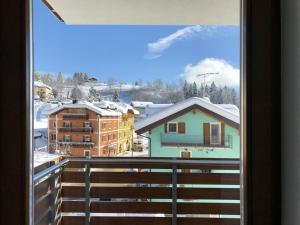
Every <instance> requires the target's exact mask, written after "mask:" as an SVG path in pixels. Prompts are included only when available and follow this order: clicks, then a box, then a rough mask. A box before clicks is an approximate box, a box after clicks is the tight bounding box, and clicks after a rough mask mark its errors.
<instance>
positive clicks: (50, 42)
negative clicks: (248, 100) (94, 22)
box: [34, 0, 239, 82]
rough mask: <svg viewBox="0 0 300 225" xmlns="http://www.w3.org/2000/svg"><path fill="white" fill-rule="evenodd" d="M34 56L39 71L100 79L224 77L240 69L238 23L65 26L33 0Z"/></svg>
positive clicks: (144, 79)
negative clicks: (80, 74)
mask: <svg viewBox="0 0 300 225" xmlns="http://www.w3.org/2000/svg"><path fill="white" fill-rule="evenodd" d="M209 59H210V61H209ZM34 60H35V63H34V65H35V70H36V71H39V72H51V73H57V72H62V73H63V74H69V75H72V74H73V73H74V72H76V71H77V72H79V71H80V72H86V73H88V74H90V75H91V76H94V77H97V78H98V79H100V80H101V81H106V79H107V77H108V76H110V75H111V76H114V77H115V78H117V79H118V80H121V81H125V82H133V81H136V80H143V81H153V80H155V79H158V78H159V79H162V80H164V81H166V82H170V81H175V80H177V79H180V78H182V79H186V78H189V79H190V80H193V79H196V78H195V74H196V73H198V72H199V73H201V72H211V71H212V72H214V71H216V70H217V71H216V72H218V73H220V74H222V76H223V74H225V75H224V76H223V78H224V79H221V80H223V81H224V80H228V79H227V78H226V77H227V76H228V75H227V73H232V74H235V75H229V76H236V73H235V72H236V71H237V70H238V69H239V27H235V26H231V27H208V26H78V25H65V24H64V23H61V22H59V21H58V20H57V18H55V17H54V16H53V15H52V14H51V13H50V11H49V10H48V9H47V8H46V7H45V6H44V5H43V3H42V1H40V0H34ZM205 60H206V61H205ZM207 60H208V61H207ZM216 63H217V65H215V64H216ZM218 63H219V64H218ZM220 63H221V64H222V65H221V64H220ZM210 67H212V68H210ZM224 68H225V69H224ZM224 71H225V72H224ZM232 71H233V72H232ZM220 76H221V75H220ZM225 78H226V79H225ZM220 82H222V81H220Z"/></svg>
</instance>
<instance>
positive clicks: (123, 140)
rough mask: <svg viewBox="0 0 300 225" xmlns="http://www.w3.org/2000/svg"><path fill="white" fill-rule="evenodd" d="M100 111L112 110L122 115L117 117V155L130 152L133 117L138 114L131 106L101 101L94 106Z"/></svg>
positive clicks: (132, 135)
mask: <svg viewBox="0 0 300 225" xmlns="http://www.w3.org/2000/svg"><path fill="white" fill-rule="evenodd" d="M95 105H96V106H98V107H100V108H102V109H108V110H114V111H118V112H120V113H122V115H121V116H119V118H118V121H119V127H118V128H119V133H118V149H117V153H118V154H120V153H123V152H125V151H130V150H132V146H133V138H134V117H135V115H137V114H139V112H138V111H137V110H135V109H134V108H133V107H132V106H131V105H128V104H126V103H120V102H110V101H101V102H99V103H96V104H95Z"/></svg>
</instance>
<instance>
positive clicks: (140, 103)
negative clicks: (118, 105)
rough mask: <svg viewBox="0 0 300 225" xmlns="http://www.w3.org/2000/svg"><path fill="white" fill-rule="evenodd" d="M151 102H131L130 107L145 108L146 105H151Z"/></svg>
mask: <svg viewBox="0 0 300 225" xmlns="http://www.w3.org/2000/svg"><path fill="white" fill-rule="evenodd" d="M151 104H153V102H141V101H132V102H131V103H130V105H132V106H133V107H136V108H146V106H147V105H151Z"/></svg>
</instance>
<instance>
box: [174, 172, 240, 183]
mask: <svg viewBox="0 0 300 225" xmlns="http://www.w3.org/2000/svg"><path fill="white" fill-rule="evenodd" d="M177 179H178V184H231V185H234V184H235V185H239V184H240V174H227V173H178V175H177Z"/></svg>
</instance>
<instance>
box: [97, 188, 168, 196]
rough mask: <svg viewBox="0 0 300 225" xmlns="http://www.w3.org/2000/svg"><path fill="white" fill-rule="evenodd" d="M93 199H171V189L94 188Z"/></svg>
mask: <svg viewBox="0 0 300 225" xmlns="http://www.w3.org/2000/svg"><path fill="white" fill-rule="evenodd" d="M91 196H92V197H93V198H133V199H135V198H156V199H157V198H162V199H163V198H171V188H162V187H160V188H149V187H142V188H140V187H92V188H91Z"/></svg>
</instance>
